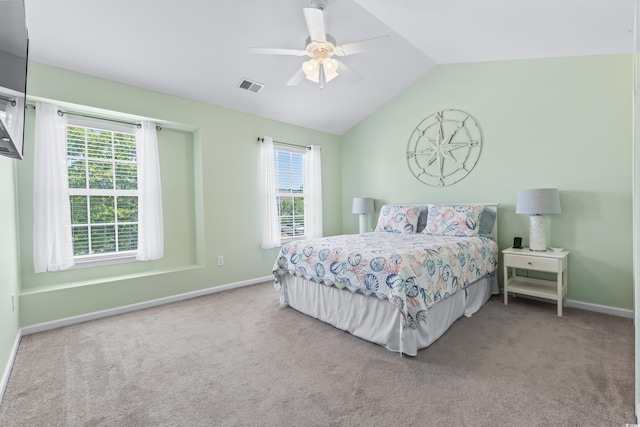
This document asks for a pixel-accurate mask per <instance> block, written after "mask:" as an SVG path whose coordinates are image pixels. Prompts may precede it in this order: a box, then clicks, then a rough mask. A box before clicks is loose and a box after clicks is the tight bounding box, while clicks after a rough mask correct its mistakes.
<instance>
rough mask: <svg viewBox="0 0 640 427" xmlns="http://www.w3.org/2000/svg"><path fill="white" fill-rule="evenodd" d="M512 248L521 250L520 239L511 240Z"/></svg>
mask: <svg viewBox="0 0 640 427" xmlns="http://www.w3.org/2000/svg"><path fill="white" fill-rule="evenodd" d="M513 248H514V249H522V237H514V238H513Z"/></svg>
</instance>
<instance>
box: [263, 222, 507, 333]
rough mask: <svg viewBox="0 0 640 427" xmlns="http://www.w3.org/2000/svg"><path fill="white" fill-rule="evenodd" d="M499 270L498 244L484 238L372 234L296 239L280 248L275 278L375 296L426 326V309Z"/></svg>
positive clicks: (411, 321)
mask: <svg viewBox="0 0 640 427" xmlns="http://www.w3.org/2000/svg"><path fill="white" fill-rule="evenodd" d="M497 266H498V245H497V244H496V242H494V241H493V240H491V239H488V238H486V237H453V236H437V235H427V234H397V233H382V232H373V233H365V234H355V235H344V236H333V237H323V238H319V239H309V240H300V241H296V242H292V243H288V244H285V245H283V246H282V248H281V249H280V253H279V254H278V258H277V259H276V262H275V264H274V266H273V274H274V276H275V278H276V280H275V287H276V290H278V291H281V292H282V291H283V289H282V286H281V284H280V280H279V278H280V277H281V276H283V275H285V274H294V275H296V276H303V277H305V278H306V279H309V280H313V281H316V282H319V283H322V284H325V285H327V286H335V287H338V288H341V289H342V288H347V289H349V290H351V291H352V292H360V293H363V294H366V295H370V294H375V295H376V296H377V297H378V298H381V299H387V300H389V301H390V302H391V303H392V304H394V305H395V306H396V307H397V309H398V310H400V312H401V313H402V315H403V316H404V318H405V326H408V327H409V328H414V329H415V328H417V326H418V324H419V323H420V322H423V321H426V318H427V308H429V307H431V306H432V305H433V304H435V303H436V302H438V301H439V300H442V299H444V298H446V297H447V296H449V295H452V294H453V293H455V292H457V291H458V290H460V289H462V288H464V287H466V286H467V285H469V284H470V283H473V282H474V281H476V280H477V279H480V278H481V277H483V276H485V275H486V274H488V273H492V272H494V271H495V270H496V269H497Z"/></svg>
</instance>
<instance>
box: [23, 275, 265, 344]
mask: <svg viewBox="0 0 640 427" xmlns="http://www.w3.org/2000/svg"><path fill="white" fill-rule="evenodd" d="M269 280H273V276H265V277H259V278H256V279H251V280H244V281H242V282H236V283H230V284H228V285H222V286H215V287H213V288H207V289H201V290H199V291H193V292H187V293H184V294H179V295H172V296H169V297H164V298H158V299H154V300H151V301H145V302H139V303H136V304H130V305H125V306H122V307H116V308H110V309H107V310H101V311H95V312H93V313H87V314H80V315H78V316H72V317H66V318H64V319H58V320H52V321H50V322H44V323H38V324H35V325H30V326H25V327H24V328H22V329H21V333H22V335H30V334H35V333H38V332H44V331H49V330H51V329H57V328H62V327H64V326H70V325H75V324H76V323H82V322H88V321H90V320H96V319H101V318H103V317H109V316H115V315H117V314H123V313H129V312H132V311H136V310H144V309H145V308H151V307H157V306H159V305H164V304H170V303H172V302H178V301H184V300H187V299H190V298H197V297H201V296H204V295H209V294H215V293H217V292H222V291H228V290H230V289H235V288H240V287H243V286H250V285H255V284H258V283H264V282H267V281H269Z"/></svg>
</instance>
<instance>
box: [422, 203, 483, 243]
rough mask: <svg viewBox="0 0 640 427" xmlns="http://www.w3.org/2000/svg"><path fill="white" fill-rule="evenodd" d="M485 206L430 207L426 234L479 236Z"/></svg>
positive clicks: (424, 231)
mask: <svg viewBox="0 0 640 427" xmlns="http://www.w3.org/2000/svg"><path fill="white" fill-rule="evenodd" d="M482 211H484V206H483V205H458V206H453V205H429V208H428V213H427V226H426V227H425V229H424V230H423V231H422V233H424V234H440V235H443V236H460V237H465V236H477V235H478V231H479V230H480V214H482Z"/></svg>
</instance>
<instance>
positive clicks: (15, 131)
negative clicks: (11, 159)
mask: <svg viewBox="0 0 640 427" xmlns="http://www.w3.org/2000/svg"><path fill="white" fill-rule="evenodd" d="M15 102H16V105H11V103H8V104H7V108H6V110H5V112H6V113H7V132H9V135H11V139H13V144H14V145H15V146H16V148H17V149H18V152H19V153H20V154H22V137H23V134H22V133H23V132H22V130H23V128H24V98H23V97H20V96H19V97H16V98H15Z"/></svg>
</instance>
